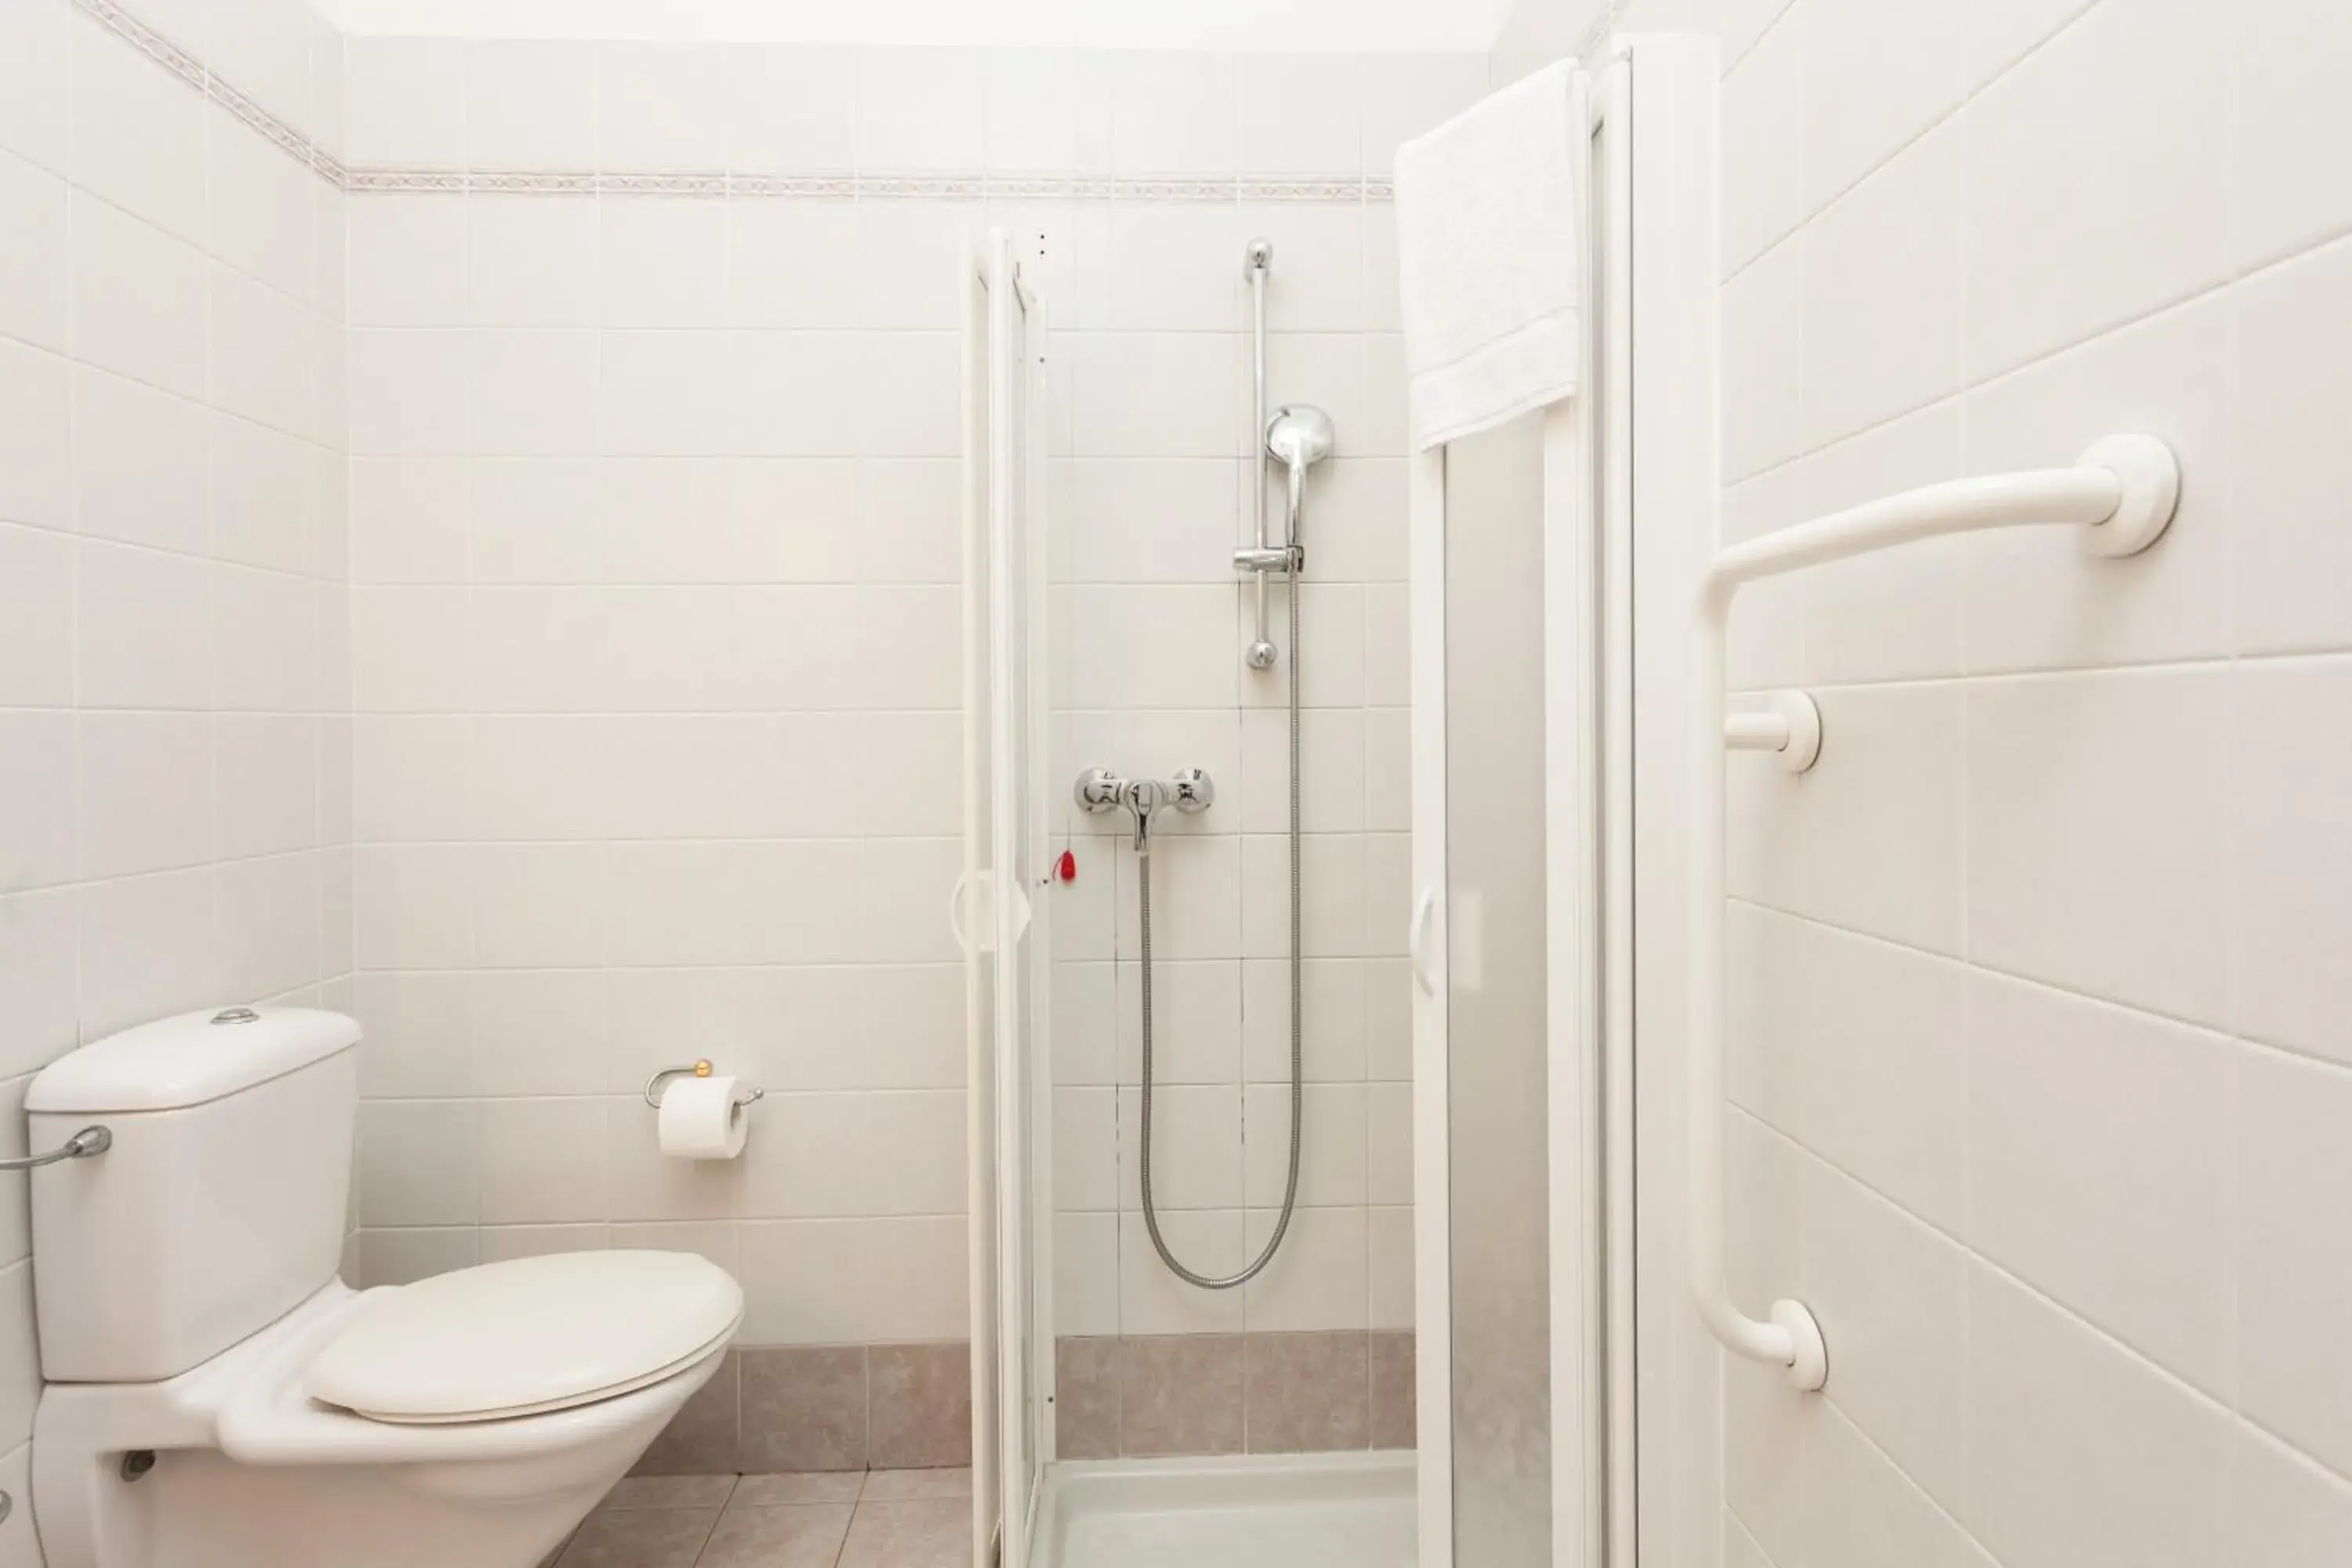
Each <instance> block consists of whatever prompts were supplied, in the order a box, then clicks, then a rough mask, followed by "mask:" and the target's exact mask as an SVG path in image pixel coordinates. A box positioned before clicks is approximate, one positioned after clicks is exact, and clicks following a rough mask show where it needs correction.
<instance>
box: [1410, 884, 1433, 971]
mask: <svg viewBox="0 0 2352 1568" xmlns="http://www.w3.org/2000/svg"><path fill="white" fill-rule="evenodd" d="M1436 913H1437V889H1435V888H1423V889H1422V890H1421V897H1419V898H1418V899H1415V900H1413V903H1412V929H1411V930H1410V931H1408V932H1407V933H1406V936H1405V939H1404V949H1405V952H1406V954H1407V955H1408V956H1409V958H1410V961H1411V963H1412V983H1413V984H1415V985H1418V986H1420V987H1421V994H1423V995H1424V996H1434V995H1436V994H1437V973H1436V971H1435V969H1434V968H1433V967H1432V964H1431V960H1430V952H1429V931H1430V923H1431V920H1432V917H1433V916H1434V915H1435V914H1436Z"/></svg>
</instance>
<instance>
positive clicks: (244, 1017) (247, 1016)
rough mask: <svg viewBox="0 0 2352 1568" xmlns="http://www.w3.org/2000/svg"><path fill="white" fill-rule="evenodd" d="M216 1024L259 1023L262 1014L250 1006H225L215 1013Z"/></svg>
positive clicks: (214, 1020)
mask: <svg viewBox="0 0 2352 1568" xmlns="http://www.w3.org/2000/svg"><path fill="white" fill-rule="evenodd" d="M213 1022H214V1023H215V1024H258V1023H259V1022H261V1015H260V1014H258V1013H257V1012H255V1011H254V1010H253V1009H252V1008H250V1007H224V1008H222V1009H221V1010H220V1011H219V1012H217V1013H215V1014H214V1015H213Z"/></svg>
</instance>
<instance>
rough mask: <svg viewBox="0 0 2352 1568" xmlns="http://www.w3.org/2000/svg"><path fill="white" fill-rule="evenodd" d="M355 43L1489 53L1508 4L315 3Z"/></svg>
mask: <svg viewBox="0 0 2352 1568" xmlns="http://www.w3.org/2000/svg"><path fill="white" fill-rule="evenodd" d="M317 3H318V4H319V5H320V8H321V9H323V10H326V11H327V12H329V13H330V15H331V17H332V18H333V19H334V20H335V21H336V22H337V23H339V24H340V25H341V27H342V29H343V30H344V31H345V32H347V33H357V34H364V35H393V36H404V35H406V36H436V37H499V38H711V39H726V40H730V41H742V42H760V43H810V44H966V45H972V44H980V45H986V44H996V45H1003V46H1007V47H1036V46H1060V47H1080V48H1168V49H1235V50H1251V51H1259V50H1267V51H1271V50H1333V51H1353V50H1366V51H1396V50H1470V51H1479V52H1483V51H1484V50H1485V49H1486V47H1488V46H1489V45H1490V44H1492V43H1493V42H1494V40H1495V36H1496V33H1497V32H1498V31H1499V30H1500V28H1501V26H1502V23H1503V17H1504V14H1505V13H1506V11H1507V10H1508V9H1509V8H1510V4H1511V0H317Z"/></svg>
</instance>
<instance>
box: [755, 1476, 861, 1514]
mask: <svg viewBox="0 0 2352 1568" xmlns="http://www.w3.org/2000/svg"><path fill="white" fill-rule="evenodd" d="M865 1481H866V1472H865V1471H863V1470H803V1471H798V1472H787V1473H785V1474H782V1475H774V1476H745V1477H744V1478H743V1479H742V1480H741V1481H740V1482H739V1483H737V1485H736V1488H735V1506H736V1507H738V1508H775V1507H777V1506H778V1505H780V1504H783V1503H803V1502H856V1500H857V1493H858V1489H859V1488H860V1487H862V1486H863V1485H864V1484H865Z"/></svg>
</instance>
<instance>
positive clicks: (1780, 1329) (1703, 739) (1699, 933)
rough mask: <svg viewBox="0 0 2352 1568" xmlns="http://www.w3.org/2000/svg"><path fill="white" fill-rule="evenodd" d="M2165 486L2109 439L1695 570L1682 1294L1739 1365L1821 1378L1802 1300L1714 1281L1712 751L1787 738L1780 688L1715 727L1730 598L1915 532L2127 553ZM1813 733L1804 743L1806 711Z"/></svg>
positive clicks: (1719, 935)
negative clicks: (2016, 535) (1748, 715)
mask: <svg viewBox="0 0 2352 1568" xmlns="http://www.w3.org/2000/svg"><path fill="white" fill-rule="evenodd" d="M2179 494H2180V470H2179V465H2178V464H2177V463H2176V462H2175V461H2174V459H2173V456H2172V452H2171V450H2170V448H2168V447H2166V446H2165V445H2164V443H2163V442H2161V441H2159V440H2158V439H2156V438H2155V437H2151V436H2112V437H2107V438H2106V439H2105V440H2103V441H2101V442H2099V443H2097V444H2096V445H2095V446H2094V447H2092V448H2091V449H2090V450H2089V451H2087V452H2085V453H2084V454H2083V458H2082V460H2081V461H2080V462H2079V463H2078V464H2077V465H2076V466H2075V467H2074V468H2051V469H2043V470H2041V471H2038V472H2034V473H2023V474H2002V475H1998V476H1995V477H1992V478H1989V479H1959V480H1956V481H1954V482H1952V483H1949V484H1941V485H1930V486H1928V487H1927V488H1926V489H1916V490H1909V491H1906V492H1905V493H1904V494H1902V495H1898V496H1893V497H1890V498H1888V499H1887V500H1879V501H1873V502H1871V503H1870V504H1869V505H1867V506H1859V507H1855V508H1853V510H1849V511H1842V512H1837V513H1834V514H1832V516H1829V517H1824V518H1820V519H1817V520H1815V521H1811V522H1808V523H1803V524H1801V525H1799V526H1797V527H1795V528H1787V529H1782V530H1780V531H1779V532H1776V533H1768V534H1765V535H1763V536H1762V537H1761V538H1758V539H1752V540H1749V541H1748V542H1745V543H1741V544H1736V545H1733V546H1732V547H1731V548H1729V549H1727V550H1725V551H1723V552H1720V553H1718V554H1717V556H1716V558H1715V563H1714V565H1712V566H1711V567H1709V568H1708V570H1707V574H1706V582H1705V584H1703V585H1702V587H1701V590H1700V592H1699V594H1698V596H1697V600H1696V604H1695V605H1694V606H1693V614H1692V617H1691V679H1692V680H1693V682H1694V683H1695V685H1696V692H1697V695H1696V700H1695V701H1694V702H1693V704H1692V711H1691V728H1690V731H1689V745H1690V772H1691V778H1690V785H1689V789H1690V793H1689V796H1688V798H1689V801H1690V806H1689V810H1690V822H1689V831H1688V847H1689V855H1690V861H1689V867H1688V879H1689V895H1690V900H1691V908H1690V910H1689V911H1688V925H1687V932H1688V934H1687V936H1686V938H1685V942H1686V945H1685V949H1684V962H1685V965H1686V972H1685V979H1686V985H1687V1002H1688V1006H1689V1009H1690V1022H1689V1029H1690V1055H1689V1060H1688V1062H1687V1064H1686V1072H1687V1075H1688V1076H1687V1082H1688V1088H1689V1097H1690V1098H1689V1106H1688V1110H1687V1118H1688V1126H1687V1128H1686V1130H1685V1131H1686V1136H1687V1138H1688V1141H1689V1147H1688V1151H1687V1153H1688V1157H1689V1162H1690V1194H1689V1204H1690V1271H1691V1294H1692V1298H1693V1300H1694V1302H1695V1303H1696V1306H1697V1308H1698V1315H1699V1318H1700V1321H1703V1322H1705V1323H1706V1326H1707V1329H1708V1331H1710V1332H1711V1333H1713V1334H1714V1335H1715V1337H1716V1338H1717V1339H1718V1340H1720V1341H1722V1342H1723V1343H1724V1344H1725V1345H1726V1346H1727V1348H1729V1349H1731V1350H1734V1351H1737V1352H1738V1353H1739V1354H1741V1355H1743V1356H1746V1357H1748V1359H1749V1360H1750V1361H1757V1362H1762V1363H1765V1364H1766V1365H1769V1366H1780V1367H1786V1368H1787V1369H1788V1373H1789V1380H1790V1382H1791V1383H1793V1384H1796V1386H1797V1387H1799V1388H1806V1389H1812V1388H1819V1387H1821V1386H1822V1384H1824V1383H1826V1382H1828V1381H1829V1351H1828V1347H1827V1346H1826V1344H1825V1343H1824V1342H1823V1341H1822V1331H1821V1325H1820V1324H1819V1323H1818V1322H1817V1321H1815V1320H1814V1318H1813V1314H1812V1311H1811V1309H1809V1308H1808V1307H1806V1306H1805V1304H1804V1303H1803V1302H1801V1301H1790V1300H1781V1301H1775V1302H1773V1303H1772V1307H1771V1316H1770V1319H1769V1321H1759V1320H1757V1319H1754V1318H1751V1317H1749V1316H1748V1315H1747V1314H1746V1313H1745V1312H1742V1311H1741V1310H1739V1308H1738V1306H1737V1305H1735V1304H1734V1303H1733V1301H1732V1300H1731V1292H1730V1289H1729V1286H1728V1283H1727V1280H1726V1279H1725V1277H1724V1221H1723V1209H1724V1146H1723V1145H1724V1111H1723V1030H1724V994H1723V992H1724V982H1723V968H1724V889H1723V881H1724V871H1723V857H1724V752H1725V751H1726V749H1727V747H1744V748H1747V749H1768V748H1769V749H1772V750H1779V751H1783V752H1784V753H1785V752H1786V751H1787V750H1789V749H1790V748H1789V746H1788V745H1786V744H1783V743H1780V742H1778V741H1777V740H1776V739H1764V738H1759V731H1762V730H1765V729H1769V728H1773V727H1775V726H1776V725H1777V722H1778V721H1780V719H1782V718H1783V717H1785V716H1786V714H1787V712H1788V710H1787V709H1786V707H1785V706H1784V705H1783V702H1782V700H1781V699H1784V698H1785V697H1786V696H1788V695H1792V694H1776V700H1775V703H1774V710H1773V713H1772V717H1771V719H1769V720H1764V721H1761V722H1760V723H1759V721H1752V720H1751V721H1744V722H1742V723H1740V724H1738V725H1735V726H1733V727H1732V728H1731V729H1730V730H1729V731H1727V728H1726V721H1725V717H1724V662H1723V646H1724V622H1725V621H1726V619H1727V617H1728V616H1729V615H1730V612H1731V602H1732V600H1733V598H1734V597H1735V596H1737V595H1738V592H1739V590H1740V589H1741V588H1742V587H1744V586H1746V585H1747V584H1749V583H1752V582H1755V581H1757V580H1758V579H1759V578H1762V577H1771V576H1777V575H1779V574H1781V573H1784V572H1795V571H1800V570H1802V569H1803V568H1805V567H1808V566H1819V565H1822V564H1824V563H1828V562H1832V561H1842V560H1844V559H1845V558H1846V557H1848V556H1851V555H1860V554H1864V553H1865V552H1870V551H1874V550H1885V549H1887V548H1889V547H1890V546H1893V545H1897V544H1908V543H1910V542H1914V541H1916V540H1922V539H1933V538H1937V537H1939V536H1941V535H1944V534H1948V533H1972V532H1975V531H1979V530H1981V529H1989V528H2006V527H2011V526H2014V525H2018V524H2027V523H2072V524H2075V525H2077V526H2080V527H2082V528H2083V529H2084V536H2083V538H2084V546H2085V548H2087V549H2089V550H2090V551H2091V552H2094V553H2095V554H2100V555H2132V554H2136V553H2137V552H2140V551H2142V550H2145V549H2147V547H2148V546H2149V545H2151V544H2153V543H2155V542H2156V541H2157V539H2158V536H2159V535H2161V534H2162V533H2163V532H2164V530H2165V527H2166V525H2167V524H2168V523H2170V522H2171V521H2172V513H2173V509H2174V507H2175V506H2176V505H2177V504H2178V502H2179ZM1808 706H1810V704H1808ZM1760 717H1761V716H1759V719H1760ZM1813 743H1814V745H1815V747H1816V748H1817V747H1818V744H1819V730H1818V717H1817V716H1816V728H1815V731H1814V735H1813ZM1785 760H1787V759H1786V758H1785V756H1784V761H1785ZM1795 771H1801V769H1798V770H1795Z"/></svg>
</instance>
